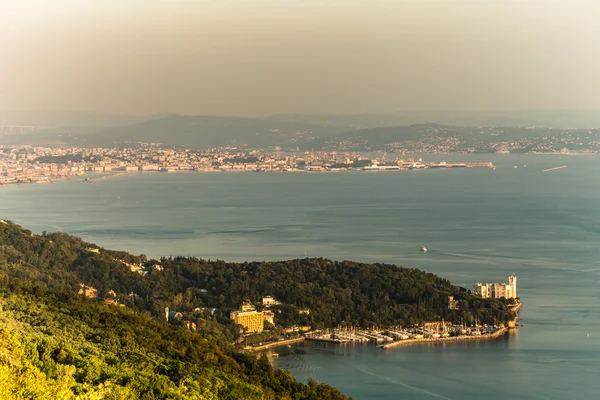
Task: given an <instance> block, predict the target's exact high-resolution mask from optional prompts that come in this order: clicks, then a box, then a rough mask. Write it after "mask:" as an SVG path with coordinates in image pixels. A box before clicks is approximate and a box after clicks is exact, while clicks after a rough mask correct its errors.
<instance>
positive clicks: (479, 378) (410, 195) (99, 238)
mask: <svg viewBox="0 0 600 400" xmlns="http://www.w3.org/2000/svg"><path fill="white" fill-rule="evenodd" d="M423 157H424V161H430V160H440V159H445V160H449V161H452V160H464V161H471V160H492V161H493V162H494V163H495V164H496V165H497V166H498V168H497V169H496V170H490V169H469V170H426V171H403V172H348V173H310V174H307V173H285V174H284V173H275V174H270V173H258V174H256V173H175V174H167V173H152V174H150V173H143V174H142V173H135V174H129V175H125V176H121V177H114V178H110V179H106V180H98V181H95V182H92V183H85V182H83V181H81V180H75V179H74V180H70V181H62V182H54V183H52V184H47V185H20V186H7V187H0V218H4V219H10V220H13V221H15V222H17V223H19V224H21V225H22V226H24V227H26V228H29V229H32V230H33V231H35V232H41V231H43V230H47V231H56V230H61V231H65V232H69V233H72V234H74V235H77V236H81V237H83V238H84V239H85V240H88V241H92V242H96V243H98V244H100V245H103V246H106V247H110V248H115V249H123V250H130V251H132V252H134V253H144V254H147V255H148V256H154V257H158V256H161V255H167V256H168V255H195V256H200V257H203V258H210V259H216V258H219V259H225V260H231V261H236V260H264V259H267V260H283V259H289V258H298V257H301V258H302V257H328V258H333V259H338V260H342V259H350V260H359V261H367V262H373V261H384V262H392V263H396V264H401V265H404V266H407V267H414V268H419V269H423V270H426V271H430V272H434V273H436V274H438V275H441V276H443V277H446V278H448V279H450V280H451V281H452V282H453V283H455V284H457V285H464V286H466V287H470V285H471V284H472V283H473V282H475V281H494V282H495V281H505V280H506V279H507V277H508V275H509V274H511V273H513V272H515V273H516V274H517V276H518V293H519V296H520V297H521V299H522V302H523V303H524V308H523V310H522V312H521V323H522V324H523V325H524V326H523V327H521V328H519V329H518V331H517V332H515V333H514V334H513V335H511V336H509V337H507V338H505V339H502V340H498V341H492V342H479V343H468V344H467V343H460V344H445V345H437V346H414V347H406V348H397V349H393V350H388V351H383V350H381V349H377V348H374V347H370V346H347V347H336V346H308V345H307V346H300V347H298V348H295V349H292V351H291V352H290V351H284V350H280V352H281V353H282V356H281V357H280V358H279V359H277V360H276V362H277V364H278V365H279V366H280V367H281V368H285V369H289V370H291V371H292V372H293V373H294V374H295V375H296V376H297V377H298V378H299V379H300V380H306V379H307V378H308V377H314V378H315V379H317V380H318V381H325V382H328V383H330V384H332V385H334V386H337V387H339V388H340V389H341V390H343V391H344V392H346V393H348V394H350V395H352V396H354V397H356V398H357V399H436V398H438V399H452V400H455V399H475V398H477V399H480V398H485V399H506V398H518V399H596V398H599V396H600V395H599V393H600V157H596V156H589V157H573V156H572V157H566V156H562V158H560V157H559V156H531V155H530V156H525V155H521V156H518V155H505V156H498V155H489V156H477V157H475V156H466V155H452V156H443V157H442V156H423ZM564 164H568V165H569V167H568V168H565V169H561V170H556V171H552V172H542V170H543V169H545V168H550V167H555V166H558V165H564ZM514 166H518V168H514ZM421 245H426V246H427V247H428V248H429V250H430V251H429V252H428V253H427V254H421V253H420V252H419V246H421ZM588 334H589V336H588ZM288 353H289V354H288ZM284 354H287V355H284Z"/></svg>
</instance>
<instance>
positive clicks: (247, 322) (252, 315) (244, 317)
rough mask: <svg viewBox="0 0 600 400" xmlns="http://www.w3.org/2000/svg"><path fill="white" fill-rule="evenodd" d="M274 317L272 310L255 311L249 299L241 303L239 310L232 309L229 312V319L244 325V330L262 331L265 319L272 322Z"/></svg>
mask: <svg viewBox="0 0 600 400" xmlns="http://www.w3.org/2000/svg"><path fill="white" fill-rule="evenodd" d="M274 317H275V315H274V314H273V313H272V312H269V311H265V312H263V311H256V308H254V306H253V305H252V304H251V303H250V302H249V301H245V302H244V303H242V305H241V306H240V309H239V310H236V311H232V312H231V314H230V318H231V320H232V321H233V322H235V323H236V324H238V325H241V326H242V327H244V329H245V330H246V332H262V331H263V329H264V326H265V321H269V322H270V323H272V324H273V323H274Z"/></svg>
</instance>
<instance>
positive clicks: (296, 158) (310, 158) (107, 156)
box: [0, 144, 494, 185]
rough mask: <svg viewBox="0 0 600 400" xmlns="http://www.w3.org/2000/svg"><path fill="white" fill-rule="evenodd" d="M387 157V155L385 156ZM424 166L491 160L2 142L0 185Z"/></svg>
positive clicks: (466, 165) (479, 164)
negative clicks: (121, 176)
mask: <svg viewBox="0 0 600 400" xmlns="http://www.w3.org/2000/svg"><path fill="white" fill-rule="evenodd" d="M388 158H389V159H388ZM428 168H494V165H493V164H492V163H491V162H485V161H483V162H455V163H446V162H443V161H441V162H426V161H423V160H422V159H414V158H410V157H409V158H406V159H405V157H404V155H403V156H402V158H393V159H392V158H391V157H388V155H387V154H386V153H385V152H383V153H382V154H381V156H380V157H378V158H371V157H367V156H365V155H361V154H358V153H350V152H347V153H337V152H315V151H311V152H305V153H300V152H298V153H283V152H281V151H280V150H278V149H276V150H275V152H267V151H265V150H250V151H238V150H228V149H211V150H203V151H193V150H191V149H182V150H176V149H165V148H161V147H157V146H153V145H151V144H146V145H141V146H140V147H139V148H92V149H88V148H79V147H68V148H52V147H33V146H0V185H6V184H16V183H46V182H51V181H55V180H60V179H69V178H72V177H82V176H87V178H86V180H92V179H95V178H96V177H98V176H101V175H104V176H108V175H114V174H122V173H126V172H127V173H128V172H138V171H148V172H152V171H156V172H179V171H198V172H217V171H221V172H326V171H329V172H335V171H399V170H414V169H428Z"/></svg>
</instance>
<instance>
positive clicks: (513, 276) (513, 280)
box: [508, 273, 517, 299]
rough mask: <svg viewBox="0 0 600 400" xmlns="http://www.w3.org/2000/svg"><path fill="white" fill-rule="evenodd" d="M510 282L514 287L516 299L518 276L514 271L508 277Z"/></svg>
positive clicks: (513, 291)
mask: <svg viewBox="0 0 600 400" xmlns="http://www.w3.org/2000/svg"><path fill="white" fill-rule="evenodd" d="M508 284H509V285H510V286H511V288H512V295H513V298H515V299H516V298H517V276H516V275H515V274H514V273H513V274H512V275H511V276H509V277H508Z"/></svg>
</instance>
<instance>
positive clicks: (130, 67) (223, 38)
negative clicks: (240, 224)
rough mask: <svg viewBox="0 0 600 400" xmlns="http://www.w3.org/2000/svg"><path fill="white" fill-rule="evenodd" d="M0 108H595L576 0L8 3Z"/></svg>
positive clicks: (590, 8)
mask: <svg viewBox="0 0 600 400" xmlns="http://www.w3.org/2000/svg"><path fill="white" fill-rule="evenodd" d="M0 12H1V13H2V15H4V16H5V21H6V22H5V23H4V24H3V25H2V26H1V27H0V37H2V38H3V39H0V52H1V54H3V62H2V63H0V110H52V111H61V110H73V111H81V112H89V111H94V112H99V113H110V114H113V113H116V114H127V115H152V114H157V113H159V114H162V113H177V114H187V115H195V114H199V115H232V116H267V115H276V114H344V115H345V114H361V113H389V112H404V111H407V112H420V111H425V110H432V111H439V110H448V111H456V112H464V111H471V110H477V111H481V112H495V111H504V110H513V111H515V112H519V111H525V110H552V109H569V110H591V109H600V97H599V96H597V95H596V93H600V80H598V79H595V75H596V71H597V70H598V69H599V68H600V57H598V56H597V53H598V52H597V50H599V47H600V46H599V44H598V40H597V38H598V37H600V24H597V23H596V22H597V20H598V17H599V16H600V3H597V2H593V1H586V0H572V1H564V0H544V1H540V0H529V1H499V0H489V1H480V2H473V1H467V0H456V1H452V2H449V1H442V0H421V1H382V0H379V1H369V2H366V1H351V0H350V1H341V0H332V1H310V0H308V1H306V0H305V1H299V0H291V1H286V2H280V1H274V0H256V1H252V2H247V1H242V0H225V1H216V0H215V1H213V0H207V1H180V2H167V1H155V2H148V1H141V0H131V1H128V2H122V1H116V0H107V1H102V2H97V1H91V0H88V1H77V2H75V1H69V0H57V1H54V2H48V1H44V0H18V1H17V0H6V1H4V2H2V4H1V5H0Z"/></svg>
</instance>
